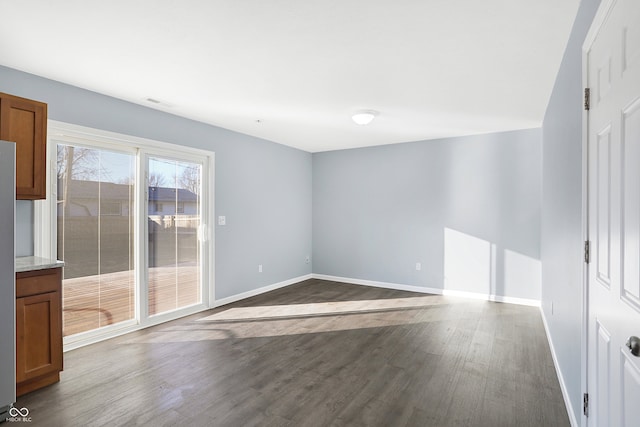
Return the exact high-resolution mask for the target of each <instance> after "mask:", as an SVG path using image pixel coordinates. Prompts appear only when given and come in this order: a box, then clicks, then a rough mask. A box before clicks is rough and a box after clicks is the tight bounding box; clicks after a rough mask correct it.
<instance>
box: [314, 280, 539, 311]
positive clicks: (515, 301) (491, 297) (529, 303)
mask: <svg viewBox="0 0 640 427" xmlns="http://www.w3.org/2000/svg"><path fill="white" fill-rule="evenodd" d="M312 276H313V278H314V279H320V280H329V281H332V282H343V283H351V284H354V285H364V286H373V287H376V288H385V289H395V290H398V291H409V292H420V293H423V294H435V295H446V296H453V297H462V298H473V299H481V300H484V301H493V302H504V303H508V304H518V305H527V306H531V307H540V301H539V300H535V299H527V298H516V297H505V296H501V295H490V294H481V293H477V292H466V291H456V290H450V289H439V288H427V287H422V286H412V285H402V284H399V283H390V282H377V281H374V280H364V279H353V278H349V277H337V276H329V275H326V274H312Z"/></svg>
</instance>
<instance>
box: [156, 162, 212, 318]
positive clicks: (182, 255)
mask: <svg viewBox="0 0 640 427" xmlns="http://www.w3.org/2000/svg"><path fill="white" fill-rule="evenodd" d="M147 170H148V175H149V179H148V181H149V185H148V191H147V206H148V214H147V229H148V232H147V235H148V263H147V265H148V278H149V293H148V296H149V301H148V310H149V315H151V316H153V315H156V314H160V313H164V312H167V311H172V310H176V309H179V308H182V307H186V306H190V305H193V304H198V303H200V302H201V298H202V295H201V292H200V289H201V286H200V269H201V268H200V267H201V265H200V241H199V239H198V231H199V230H200V225H201V222H200V218H201V203H200V182H201V179H202V178H201V177H202V166H201V165H199V164H197V163H190V162H183V161H177V160H173V159H167V158H161V157H149V159H148V168H147Z"/></svg>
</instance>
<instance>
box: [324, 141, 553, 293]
mask: <svg viewBox="0 0 640 427" xmlns="http://www.w3.org/2000/svg"><path fill="white" fill-rule="evenodd" d="M541 149H542V146H541V130H540V129H532V130H523V131H515V132H504V133H494V134H487V135H478V136H470V137H461V138H450V139H442V140H432V141H421V142H414V143H405V144H398V145H387V146H380V147H370V148H361V149H353V150H343V151H333V152H325V153H316V154H314V155H313V256H314V258H313V259H314V261H313V271H314V273H318V274H327V275H333V276H339V277H347V278H354V279H364V280H372V281H382V282H391V283H396V284H402V285H412V286H421V287H430V288H438V289H443V288H446V289H453V290H460V291H469V292H478V293H483V294H495V295H502V296H511V297H520V298H530V299H539V298H540V278H539V277H540V261H539V260H540V206H541V186H542V177H541V172H542V163H541V162H542V152H541ZM418 262H419V263H421V264H422V269H421V270H420V271H416V263H418Z"/></svg>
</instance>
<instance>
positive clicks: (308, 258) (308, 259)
mask: <svg viewBox="0 0 640 427" xmlns="http://www.w3.org/2000/svg"><path fill="white" fill-rule="evenodd" d="M310 261H311V257H309V255H307V257H306V258H305V259H304V262H306V263H307V264H309V262H310Z"/></svg>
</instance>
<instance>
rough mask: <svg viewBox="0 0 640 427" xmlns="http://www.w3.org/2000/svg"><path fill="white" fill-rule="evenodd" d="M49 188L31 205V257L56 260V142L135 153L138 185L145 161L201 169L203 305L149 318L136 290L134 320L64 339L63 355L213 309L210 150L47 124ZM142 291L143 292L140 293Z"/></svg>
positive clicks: (142, 274) (142, 259)
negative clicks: (178, 163) (187, 163)
mask: <svg viewBox="0 0 640 427" xmlns="http://www.w3.org/2000/svg"><path fill="white" fill-rule="evenodd" d="M47 134H48V136H47V139H48V141H47V156H48V158H49V161H48V162H47V183H48V185H47V186H46V193H47V195H46V196H47V198H46V200H39V201H36V202H35V203H34V255H35V256H41V257H45V258H56V255H57V210H56V203H57V199H58V197H57V196H58V195H57V191H58V190H57V182H56V181H57V180H56V179H54V178H53V176H54V173H55V172H56V170H57V165H56V162H57V153H56V146H57V142H63V143H64V142H66V143H71V144H74V145H87V146H90V147H94V148H95V147H98V148H105V149H110V150H116V151H122V152H129V153H132V152H133V153H136V154H137V162H138V163H137V168H136V169H137V176H136V182H146V177H147V170H146V168H147V165H146V159H147V158H148V156H150V155H151V156H154V155H157V156H163V157H168V158H178V159H181V160H187V161H193V162H195V163H199V164H201V165H202V177H203V179H202V182H201V190H202V194H203V195H204V196H206V197H203V201H204V203H203V206H202V217H203V219H204V220H205V221H203V226H202V227H201V230H200V242H201V245H202V246H201V249H202V264H203V265H202V280H203V281H204V286H203V289H202V303H201V304H198V305H194V306H190V307H187V308H184V309H177V310H174V311H170V312H166V313H162V314H159V315H155V316H152V317H148V315H147V314H148V313H147V305H146V304H142V303H141V302H142V301H146V300H147V298H146V297H147V295H146V289H147V286H136V316H135V319H134V320H129V321H125V322H122V323H118V324H115V325H110V326H107V327H104V328H100V329H98V330H95V331H88V332H85V333H81V334H76V335H72V336H70V337H65V338H64V351H68V350H72V349H74V348H78V347H82V346H85V345H88V344H92V343H95V342H98V341H102V340H105V339H109V338H113V337H116V336H119V335H122V334H125V333H128V332H133V331H136V330H139V329H143V328H147V327H149V326H153V325H157V324H160V323H164V322H167V321H170V320H174V319H177V318H180V317H184V316H188V315H190V314H194V313H197V312H200V311H204V310H207V309H209V308H212V307H213V306H214V305H215V241H214V227H213V224H214V222H213V220H214V212H215V206H214V204H215V198H214V189H215V182H214V179H215V173H214V167H215V153H214V152H212V151H208V150H202V149H198V148H192V147H187V146H182V145H176V144H170V143H167V142H161V141H154V140H151V139H146V138H139V137H135V136H130V135H123V134H120V133H115V132H109V131H104V130H100V129H93V128H88V127H84V126H79V125H73V124H69V123H64V122H59V121H55V120H48V127H47ZM136 188H137V191H138V194H137V197H136V206H135V209H136V212H146V211H147V206H146V203H147V200H146V197H145V195H146V193H145V192H146V191H147V189H146V186H144V185H137V186H136ZM136 219H137V221H138V224H137V227H136V230H137V231H136V233H137V234H136V236H135V240H136V244H135V253H136V254H139V253H140V251H142V250H146V245H145V243H144V240H145V239H146V233H147V229H146V227H147V221H146V220H145V216H144V215H136ZM146 255H147V254H146V253H145V254H144V256H136V257H135V260H136V271H137V274H138V276H137V277H136V280H138V281H139V282H138V283H147V277H146V265H139V264H141V263H146V262H147V256H146ZM140 290H141V292H140Z"/></svg>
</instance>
